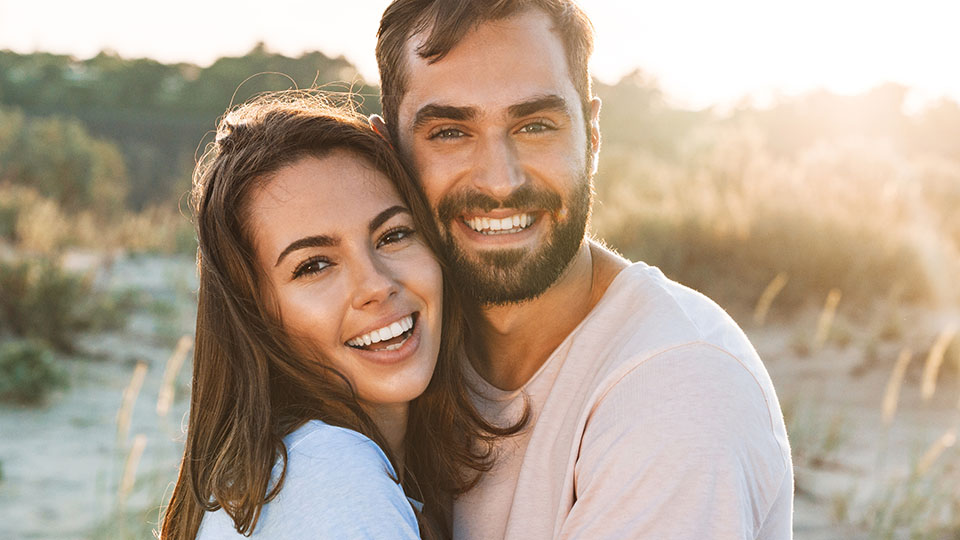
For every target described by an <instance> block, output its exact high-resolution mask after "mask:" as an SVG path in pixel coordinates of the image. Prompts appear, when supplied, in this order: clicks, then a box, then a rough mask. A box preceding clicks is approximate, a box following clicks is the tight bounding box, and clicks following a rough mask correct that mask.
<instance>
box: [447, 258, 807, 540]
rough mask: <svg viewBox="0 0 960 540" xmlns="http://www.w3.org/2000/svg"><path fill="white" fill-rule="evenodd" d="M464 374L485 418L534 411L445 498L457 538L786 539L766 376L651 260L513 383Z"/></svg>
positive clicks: (692, 295)
mask: <svg viewBox="0 0 960 540" xmlns="http://www.w3.org/2000/svg"><path fill="white" fill-rule="evenodd" d="M544 324H549V321H545V322H544ZM468 372H469V376H470V379H471V382H472V384H473V385H474V387H475V389H476V390H477V392H478V394H480V395H478V396H476V403H477V404H478V406H479V407H480V410H481V412H483V413H484V414H485V415H486V416H487V417H488V418H489V419H491V420H494V421H495V422H498V423H507V422H511V421H514V420H515V419H516V418H517V417H518V415H519V414H520V412H521V411H522V410H523V406H524V403H529V404H530V406H531V408H532V412H533V415H534V416H533V418H532V422H531V424H530V426H528V427H527V428H526V429H525V430H524V432H523V433H522V434H520V435H518V436H516V437H513V438H510V439H505V440H503V441H502V442H501V444H500V447H499V454H498V459H497V462H496V464H495V466H494V468H493V470H492V471H490V472H489V473H486V474H485V475H484V476H483V477H482V479H481V481H480V483H479V485H478V486H477V487H476V488H474V489H473V490H471V491H470V492H468V493H466V494H465V495H463V496H461V497H460V498H458V499H457V501H456V502H455V505H454V538H456V539H481V538H482V539H493V538H508V539H517V540H520V539H523V540H535V539H548V538H564V539H566V538H582V539H589V540H597V539H606V538H609V539H626V538H649V539H671V540H672V539H686V538H689V539H698V540H706V539H713V538H716V539H741V538H742V539H751V540H753V539H781V538H790V537H791V526H792V525H791V523H792V507H793V469H792V465H791V462H790V447H789V444H788V442H787V433H786V429H785V428H784V423H783V415H782V413H781V411H780V405H779V403H778V402H777V396H776V393H775V392H774V389H773V384H772V382H771V381H770V377H769V375H768V374H767V371H766V369H765V368H764V367H763V363H762V362H761V361H760V358H759V357H758V356H757V353H756V351H755V350H754V348H753V346H752V345H751V344H750V342H749V341H748V340H747V338H746V336H745V335H744V334H743V332H742V331H741V330H740V328H739V327H738V326H737V325H736V323H734V322H733V320H732V319H730V317H729V316H728V315H727V314H726V313H725V312H724V311H723V310H722V309H720V308H719V307H718V306H717V305H716V304H714V303H713V302H712V301H711V300H709V299H708V298H706V297H705V296H703V295H701V294H699V293H697V292H695V291H693V290H691V289H688V288H686V287H683V286H682V285H679V284H677V283H675V282H673V281H671V280H669V279H667V278H666V277H664V276H663V274H662V273H661V272H660V271H659V270H658V269H656V268H653V267H649V266H647V265H645V264H642V263H635V264H633V265H631V266H630V267H628V268H626V269H624V270H623V271H621V272H620V274H619V275H617V277H616V278H615V280H614V281H613V283H612V284H611V285H610V287H609V288H608V290H607V292H606V293H605V294H604V296H603V298H602V299H601V301H600V302H599V303H598V304H597V305H596V307H595V308H594V309H593V310H592V311H591V312H590V314H589V315H588V316H587V317H586V318H585V319H584V320H583V321H582V322H581V323H580V325H579V326H578V327H577V328H576V329H575V330H574V331H573V332H571V334H570V335H569V336H567V338H566V339H565V340H564V341H563V343H561V344H560V346H559V347H558V348H557V349H556V350H555V351H554V352H553V354H552V355H551V356H550V357H549V358H548V359H547V361H546V362H545V363H544V365H543V366H542V367H541V369H540V370H539V371H538V372H537V373H536V374H535V375H534V376H533V377H532V378H531V379H530V380H529V381H528V382H527V383H526V384H525V385H524V386H523V387H522V388H520V389H519V390H516V391H511V392H507V391H503V390H500V389H497V388H495V387H493V386H491V385H490V384H488V383H487V382H486V381H484V380H483V379H482V378H480V376H479V375H477V373H476V372H475V371H473V370H472V369H469V368H468Z"/></svg>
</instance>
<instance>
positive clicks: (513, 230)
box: [460, 209, 538, 235]
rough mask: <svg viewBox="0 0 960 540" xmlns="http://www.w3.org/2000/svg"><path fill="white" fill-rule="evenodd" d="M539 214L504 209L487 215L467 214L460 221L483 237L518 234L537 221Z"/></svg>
mask: <svg viewBox="0 0 960 540" xmlns="http://www.w3.org/2000/svg"><path fill="white" fill-rule="evenodd" d="M537 215H538V213H537V212H524V211H517V210H509V209H503V210H499V211H497V212H490V213H485V214H472V215H471V214H466V215H464V216H462V217H461V218H460V221H461V222H462V223H463V224H464V225H466V226H467V227H468V228H469V229H471V230H473V231H474V232H477V233H480V234H483V235H496V234H517V233H520V232H523V231H524V230H526V229H527V228H529V227H530V226H532V225H533V224H534V223H535V222H536V221H537Z"/></svg>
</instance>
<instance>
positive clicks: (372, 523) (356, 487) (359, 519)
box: [198, 426, 420, 540]
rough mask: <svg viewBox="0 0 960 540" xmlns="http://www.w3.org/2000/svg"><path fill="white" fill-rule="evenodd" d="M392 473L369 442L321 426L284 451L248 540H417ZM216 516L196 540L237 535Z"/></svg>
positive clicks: (413, 521)
mask: <svg viewBox="0 0 960 540" xmlns="http://www.w3.org/2000/svg"><path fill="white" fill-rule="evenodd" d="M392 472H393V471H392V468H391V467H390V463H389V461H388V460H387V458H386V456H385V455H384V454H383V452H382V451H381V450H380V448H379V447H377V445H376V444H375V443H373V442H372V441H371V440H369V439H367V438H366V437H363V436H362V435H360V434H357V433H355V432H352V431H349V430H345V429H341V428H335V427H332V426H324V427H323V428H321V429H319V430H316V431H315V432H312V433H310V434H309V435H307V436H306V437H304V438H303V439H301V440H299V441H298V442H297V444H296V445H295V446H293V447H292V448H291V449H290V450H289V451H288V461H287V473H286V478H285V479H284V483H283V486H282V488H281V489H280V493H279V494H278V495H277V497H276V498H275V499H273V500H272V501H270V502H269V503H268V504H266V505H265V506H264V507H263V512H262V514H261V517H260V521H259V523H258V524H257V527H256V528H255V530H254V534H253V535H252V536H251V538H270V539H278V540H283V539H291V540H293V539H327V538H331V539H332V538H337V539H339V538H349V539H357V540H361V539H380V538H398V539H418V538H420V534H419V527H418V525H417V520H416V516H415V515H414V513H413V509H412V507H411V506H410V503H409V502H408V500H407V498H406V496H405V495H404V492H403V489H402V488H401V487H400V486H399V485H398V484H397V483H396V482H395V481H394V479H393V477H392ZM217 513H218V514H222V510H221V511H220V512H217ZM218 517H219V518H221V519H215V518H213V516H206V517H205V518H204V523H203V527H202V528H201V533H202V534H201V535H199V536H198V538H203V539H206V538H210V539H218V538H227V537H229V538H240V536H239V535H237V536H232V535H231V536H221V534H223V533H226V532H228V531H221V530H218V529H222V528H223V522H224V521H226V522H227V524H228V526H232V522H229V520H223V519H222V518H223V517H224V516H218ZM208 518H211V519H208ZM208 522H209V523H208ZM208 526H209V527H208ZM232 533H233V535H236V531H235V530H233V531H232ZM205 534H206V536H205Z"/></svg>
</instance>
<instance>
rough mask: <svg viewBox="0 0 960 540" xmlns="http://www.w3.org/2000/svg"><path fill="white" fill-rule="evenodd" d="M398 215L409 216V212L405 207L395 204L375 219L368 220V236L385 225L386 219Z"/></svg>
mask: <svg viewBox="0 0 960 540" xmlns="http://www.w3.org/2000/svg"><path fill="white" fill-rule="evenodd" d="M400 213H407V214H409V213H410V210H407V208H406V207H404V206H400V205H399V204H397V205H394V206H391V207H390V208H387V209H386V210H384V211H383V212H380V213H379V214H377V215H376V217H374V218H373V219H371V220H370V234H373V231H375V230H377V229H379V228H380V226H381V225H383V224H384V223H386V222H387V220H388V219H390V218H392V217H393V216H395V215H397V214H400Z"/></svg>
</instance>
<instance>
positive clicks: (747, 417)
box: [558, 344, 792, 540]
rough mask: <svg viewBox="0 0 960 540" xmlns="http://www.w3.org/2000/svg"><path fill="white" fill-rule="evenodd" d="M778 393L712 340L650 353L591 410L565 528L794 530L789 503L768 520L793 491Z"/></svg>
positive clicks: (710, 532)
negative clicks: (774, 402) (770, 401)
mask: <svg viewBox="0 0 960 540" xmlns="http://www.w3.org/2000/svg"><path fill="white" fill-rule="evenodd" d="M768 386H769V385H768ZM767 399H775V396H774V395H773V392H772V387H771V388H769V390H768V391H767V392H765V391H764V388H763V383H761V381H759V380H757V379H756V378H755V377H754V376H753V375H752V374H751V372H750V371H749V370H748V369H747V368H746V367H745V366H743V365H742V364H741V363H740V361H739V360H738V359H737V358H734V357H733V356H731V355H730V354H728V353H727V352H725V351H723V350H721V349H719V348H716V347H714V346H712V345H708V344H694V345H689V346H684V347H680V348H677V349H673V350H671V351H667V352H664V353H661V354H659V355H657V356H655V357H653V358H650V359H648V360H646V361H645V362H643V363H641V364H640V365H638V366H637V367H635V368H634V369H632V370H631V371H630V372H628V373H627V374H625V375H624V376H623V377H622V378H621V379H620V380H618V381H616V382H615V384H613V386H612V387H611V389H610V390H609V392H607V394H606V395H605V396H604V397H602V398H601V400H600V401H599V402H598V404H597V405H596V407H595V408H594V411H593V413H592V414H591V416H590V419H589V420H588V423H587V425H586V428H585V432H584V436H583V440H582V444H581V448H580V455H579V458H578V461H577V465H576V483H575V491H576V502H575V503H574V506H573V508H572V510H571V512H570V513H569V515H568V516H567V519H566V520H565V521H564V523H563V524H562V526H561V528H560V531H559V534H558V537H559V538H563V539H572V538H583V539H587V538H589V539H599V538H611V539H613V538H618V539H620V538H652V539H661V538H662V539H685V538H690V539H700V540H702V539H712V538H716V539H740V538H743V539H750V540H753V539H755V538H757V535H758V534H759V532H760V531H761V529H764V531H765V533H764V534H765V537H766V538H789V537H790V519H789V512H786V513H785V514H786V518H785V519H784V513H783V512H777V513H776V519H778V520H779V521H782V522H785V523H782V524H779V525H778V524H766V526H765V521H766V519H767V516H768V514H770V512H771V508H772V507H774V505H777V507H778V508H782V507H783V505H784V504H786V505H790V504H791V499H790V498H791V497H792V488H789V486H786V487H784V486H783V484H784V483H785V482H786V483H790V485H791V486H792V469H791V466H790V461H789V460H790V454H789V447H788V446H787V442H786V434H785V430H784V429H783V419H782V418H781V417H779V415H778V414H772V413H771V411H779V408H778V407H772V408H771V407H770V406H769V405H768V403H767ZM782 488H783V489H782ZM788 488H789V489H788ZM784 499H786V500H784ZM771 529H773V531H774V533H773V534H772V535H770V536H766V534H767V533H766V531H767V530H771Z"/></svg>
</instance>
